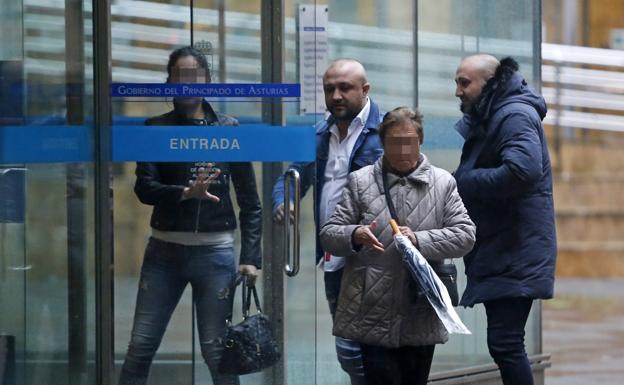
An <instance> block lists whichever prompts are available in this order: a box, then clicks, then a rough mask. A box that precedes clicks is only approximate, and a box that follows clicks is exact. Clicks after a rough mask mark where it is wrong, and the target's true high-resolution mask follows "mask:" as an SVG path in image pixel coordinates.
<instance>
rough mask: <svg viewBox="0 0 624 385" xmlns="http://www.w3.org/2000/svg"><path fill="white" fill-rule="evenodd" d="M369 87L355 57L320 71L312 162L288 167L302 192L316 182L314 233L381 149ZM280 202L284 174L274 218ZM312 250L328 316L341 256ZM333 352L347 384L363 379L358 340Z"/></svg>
mask: <svg viewBox="0 0 624 385" xmlns="http://www.w3.org/2000/svg"><path fill="white" fill-rule="evenodd" d="M369 89H370V84H369V83H368V80H367V79H366V71H365V69H364V67H363V66H362V64H361V63H360V62H358V61H357V60H353V59H338V60H335V61H333V62H332V63H331V64H330V65H329V67H328V68H327V70H326V71H325V74H324V76H323V90H324V94H325V105H326V106H327V110H328V115H327V116H326V118H325V119H324V120H323V121H321V122H319V123H318V124H317V131H316V158H317V159H316V162H309V163H304V162H300V163H293V164H292V165H290V166H289V168H294V169H296V170H297V171H299V174H300V175H301V191H302V194H305V193H306V191H307V190H308V188H309V187H310V186H312V184H313V183H316V205H315V208H316V210H317V211H316V213H315V219H316V226H317V234H318V229H319V228H320V227H321V226H322V225H323V224H324V223H325V221H327V220H328V219H329V217H330V216H331V214H332V213H333V211H334V207H335V206H336V204H337V203H338V201H339V200H340V197H341V195H342V190H343V188H344V187H345V186H346V184H347V177H348V175H349V173H350V172H352V171H355V170H358V169H360V168H362V167H364V166H367V165H369V164H372V163H374V162H375V160H377V158H379V156H381V155H382V153H383V149H382V147H381V141H380V140H379V135H378V130H377V126H378V125H379V122H381V120H382V118H383V113H382V112H381V111H380V110H379V107H378V106H377V104H376V103H374V102H373V101H372V100H370V98H369V97H368V92H369ZM283 202H284V179H283V177H280V178H279V179H278V181H277V183H276V184H275V187H274V188H273V213H274V218H275V220H276V221H278V222H281V221H282V220H283V219H284V204H283ZM316 254H317V261H318V262H319V264H320V265H321V266H322V267H323V270H324V271H325V277H324V278H325V295H326V297H327V301H328V303H329V309H330V312H331V314H332V317H333V316H334V315H335V312H336V305H337V301H338V295H339V293H340V280H341V278H342V270H343V267H344V259H343V257H341V256H336V255H330V254H328V253H324V252H323V250H322V249H321V247H320V245H319V244H318V241H317V253H316ZM336 352H337V354H338V361H339V362H340V365H341V366H342V368H343V370H345V371H346V372H347V373H348V374H349V376H350V378H351V384H352V385H359V384H364V383H365V382H364V370H363V368H362V359H361V353H360V348H359V344H358V343H356V342H354V341H351V340H346V339H343V338H338V337H337V338H336Z"/></svg>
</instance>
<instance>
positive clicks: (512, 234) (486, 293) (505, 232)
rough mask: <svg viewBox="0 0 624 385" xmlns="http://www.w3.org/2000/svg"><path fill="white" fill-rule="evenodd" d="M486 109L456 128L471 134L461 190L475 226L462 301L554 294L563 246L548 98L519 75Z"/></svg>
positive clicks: (459, 179) (459, 173)
mask: <svg viewBox="0 0 624 385" xmlns="http://www.w3.org/2000/svg"><path fill="white" fill-rule="evenodd" d="M486 106H487V107H486V108H485V109H484V110H483V111H482V114H481V115H479V116H476V114H475V115H469V114H466V115H464V117H463V119H462V120H460V121H459V122H458V123H457V125H456V129H457V130H458V131H459V132H460V134H462V136H463V137H464V139H465V143H464V146H463V150H462V156H461V162H460V165H459V168H458V169H457V171H456V172H455V178H456V179H457V188H458V191H459V194H460V196H461V197H462V199H463V201H464V204H465V206H466V208H467V209H468V213H469V215H470V217H471V218H472V220H473V221H474V223H475V224H476V225H477V236H476V243H475V246H474V248H473V250H472V251H471V252H470V253H469V254H468V255H467V256H465V257H464V263H465V265H466V275H467V277H468V284H467V287H466V290H465V291H464V294H463V296H462V299H461V302H460V304H461V305H463V306H473V305H474V304H475V303H482V302H485V301H490V300H495V299H501V298H512V297H523V298H533V299H536V298H542V299H546V298H551V297H552V296H553V286H554V273H555V258H556V254H557V252H556V249H557V246H556V237H555V218H554V208H553V196H552V175H551V167H550V159H549V156H548V147H547V144H546V139H545V137H544V129H543V126H542V119H543V118H544V116H545V115H546V103H545V102H544V99H543V98H542V97H541V96H539V95H537V94H535V93H534V92H532V91H531V90H530V89H529V88H528V87H527V86H526V82H525V81H524V79H523V78H522V76H521V75H520V74H518V73H514V74H513V75H512V76H511V78H510V79H509V80H507V81H506V82H505V83H504V84H503V85H502V86H501V87H499V89H498V91H497V92H496V94H495V95H494V96H493V97H492V98H491V101H490V102H488V103H486Z"/></svg>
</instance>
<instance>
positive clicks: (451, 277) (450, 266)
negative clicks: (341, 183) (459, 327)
mask: <svg viewBox="0 0 624 385" xmlns="http://www.w3.org/2000/svg"><path fill="white" fill-rule="evenodd" d="M381 176H382V183H383V188H384V195H385V197H386V203H387V205H388V211H390V217H392V219H394V220H395V221H396V222H397V223H399V220H398V218H397V215H396V210H395V209H394V203H392V198H391V197H390V188H389V187H388V173H387V171H386V169H385V167H383V168H382V172H381ZM429 265H431V268H432V269H433V271H435V273H436V274H437V275H438V278H440V281H442V283H443V284H444V286H445V287H446V291H448V294H449V297H451V305H453V306H457V305H459V292H458V290H457V267H456V266H455V264H454V263H444V262H437V263H436V262H429Z"/></svg>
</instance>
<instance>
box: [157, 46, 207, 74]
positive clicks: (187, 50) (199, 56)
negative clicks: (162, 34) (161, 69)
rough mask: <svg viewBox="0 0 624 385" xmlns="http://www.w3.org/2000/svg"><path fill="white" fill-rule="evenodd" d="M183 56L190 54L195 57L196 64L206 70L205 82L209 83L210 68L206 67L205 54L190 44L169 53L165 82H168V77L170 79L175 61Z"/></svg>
mask: <svg viewBox="0 0 624 385" xmlns="http://www.w3.org/2000/svg"><path fill="white" fill-rule="evenodd" d="M185 56H192V57H194V58H195V60H196V61H197V64H199V67H200V68H203V69H205V70H206V82H208V83H210V68H209V67H208V61H207V60H206V56H204V54H203V53H202V52H201V51H200V50H198V49H197V48H195V47H191V46H190V45H189V46H186V47H182V48H178V49H176V50H174V51H173V52H171V54H170V55H169V62H168V63H167V82H169V79H171V69H172V68H173V66H174V65H175V63H176V62H177V61H178V59H180V58H181V57H185Z"/></svg>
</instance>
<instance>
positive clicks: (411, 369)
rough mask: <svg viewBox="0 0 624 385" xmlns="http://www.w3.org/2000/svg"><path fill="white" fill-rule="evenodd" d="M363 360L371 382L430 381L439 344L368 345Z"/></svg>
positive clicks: (412, 384)
mask: <svg viewBox="0 0 624 385" xmlns="http://www.w3.org/2000/svg"><path fill="white" fill-rule="evenodd" d="M361 347H362V361H363V363H364V377H365V378H366V384H367V385H426V384H427V379H428V378H429V370H430V369H431V361H433V351H434V348H435V345H426V346H402V347H400V348H396V349H389V348H383V347H380V346H372V345H364V344H361Z"/></svg>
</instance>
